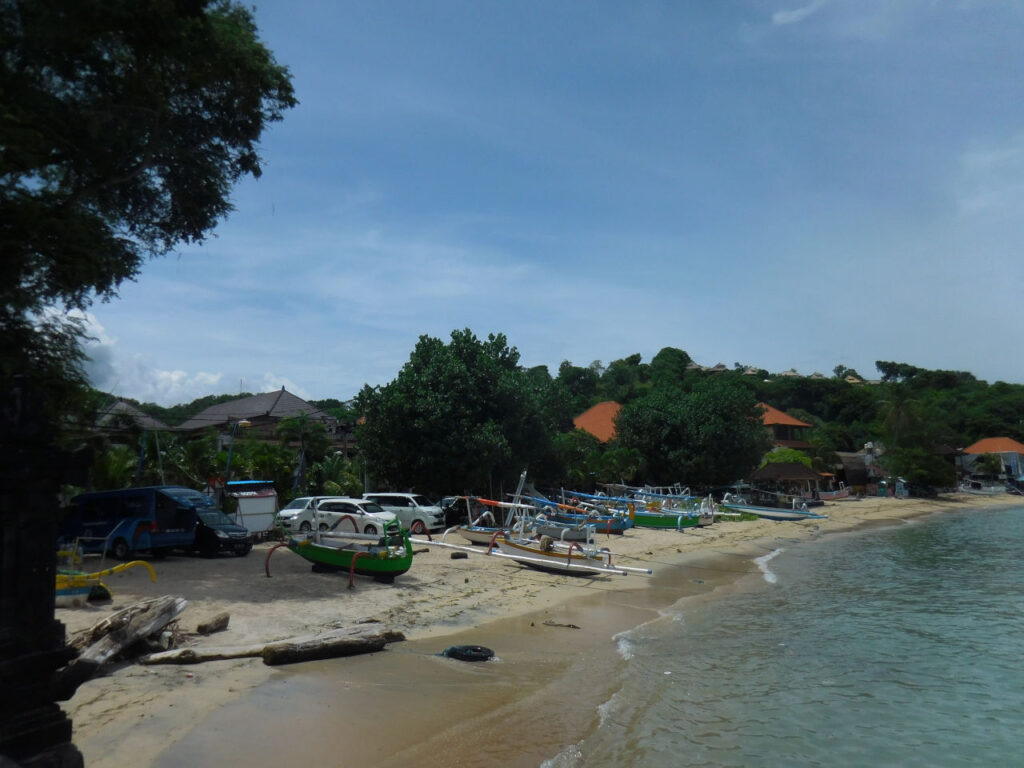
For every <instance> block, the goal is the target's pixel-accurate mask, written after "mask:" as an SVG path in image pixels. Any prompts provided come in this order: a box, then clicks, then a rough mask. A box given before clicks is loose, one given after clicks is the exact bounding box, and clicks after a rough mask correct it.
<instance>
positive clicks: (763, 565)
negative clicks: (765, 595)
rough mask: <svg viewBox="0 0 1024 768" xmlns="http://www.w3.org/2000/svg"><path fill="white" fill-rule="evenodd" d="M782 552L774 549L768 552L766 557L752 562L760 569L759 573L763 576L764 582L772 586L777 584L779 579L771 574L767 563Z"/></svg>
mask: <svg viewBox="0 0 1024 768" xmlns="http://www.w3.org/2000/svg"><path fill="white" fill-rule="evenodd" d="M782 552H783V550H782V549H776V550H773V551H771V552H769V553H768V554H767V555H764V556H762V557H759V558H757V559H756V560H754V562H755V563H757V567H758V568H760V569H761V573H763V574H764V580H765V581H767V582H768V583H769V584H774V583H775V582H777V581H778V580H779V577H778V576H776V575H775V574H774V573H773V572H772V570H771V568H769V567H768V563H769V562H771V560H772V559H773V558H775V557H778V556H779V555H781V554H782Z"/></svg>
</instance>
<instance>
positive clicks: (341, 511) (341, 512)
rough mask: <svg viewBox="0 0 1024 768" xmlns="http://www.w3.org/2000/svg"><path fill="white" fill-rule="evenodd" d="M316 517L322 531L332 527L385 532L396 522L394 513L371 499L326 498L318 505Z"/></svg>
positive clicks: (333, 528) (346, 529)
mask: <svg viewBox="0 0 1024 768" xmlns="http://www.w3.org/2000/svg"><path fill="white" fill-rule="evenodd" d="M316 519H317V527H318V528H319V529H320V530H321V531H323V530H327V529H331V530H336V531H338V532H339V533H343V532H345V531H350V532H351V531H353V530H354V531H355V532H356V533H370V534H377V533H384V531H385V530H386V529H387V527H388V525H390V524H393V523H395V522H396V518H395V516H394V515H393V514H392V513H390V512H385V511H384V510H383V509H381V506H380V504H378V503H377V502H375V501H370V500H369V499H324V500H323V501H321V502H320V503H319V504H317V506H316ZM353 526H354V527H353Z"/></svg>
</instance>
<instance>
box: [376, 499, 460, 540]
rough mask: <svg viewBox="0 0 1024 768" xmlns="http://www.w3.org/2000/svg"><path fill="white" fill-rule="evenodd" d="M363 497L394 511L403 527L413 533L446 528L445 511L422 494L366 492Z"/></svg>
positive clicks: (386, 509) (389, 510)
mask: <svg viewBox="0 0 1024 768" xmlns="http://www.w3.org/2000/svg"><path fill="white" fill-rule="evenodd" d="M363 498H364V499H369V500H371V501H375V502H377V503H378V504H380V505H381V506H382V507H383V508H384V510H385V511H387V512H393V513H394V515H395V516H396V517H397V518H398V522H399V523H401V524H402V527H403V528H407V529H409V530H410V531H412V532H413V533H425V532H426V531H439V530H441V529H443V528H444V512H442V511H441V508H440V507H439V506H437V504H435V503H434V502H432V501H431V500H430V499H428V498H427V497H426V496H423V495H421V494H418V493H390V492H388V493H364V494H363Z"/></svg>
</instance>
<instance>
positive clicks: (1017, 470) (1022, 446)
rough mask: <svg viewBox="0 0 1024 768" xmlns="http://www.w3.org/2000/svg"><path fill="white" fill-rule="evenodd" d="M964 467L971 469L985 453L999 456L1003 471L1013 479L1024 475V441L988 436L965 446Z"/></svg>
mask: <svg viewBox="0 0 1024 768" xmlns="http://www.w3.org/2000/svg"><path fill="white" fill-rule="evenodd" d="M963 452H964V459H963V461H964V469H965V470H967V471H968V472H970V471H971V465H972V464H974V463H975V462H976V461H977V460H978V458H980V457H981V456H984V455H985V454H992V455H994V456H998V457H999V460H1000V463H1001V464H1002V465H1003V473H1004V474H1005V475H1006V476H1007V477H1008V478H1010V479H1012V480H1017V479H1019V478H1020V476H1021V475H1024V443H1019V442H1017V441H1016V440H1014V439H1013V438H1012V437H986V438H984V439H982V440H979V441H978V442H976V443H974V444H973V445H969V446H967V447H966V448H964V451H963Z"/></svg>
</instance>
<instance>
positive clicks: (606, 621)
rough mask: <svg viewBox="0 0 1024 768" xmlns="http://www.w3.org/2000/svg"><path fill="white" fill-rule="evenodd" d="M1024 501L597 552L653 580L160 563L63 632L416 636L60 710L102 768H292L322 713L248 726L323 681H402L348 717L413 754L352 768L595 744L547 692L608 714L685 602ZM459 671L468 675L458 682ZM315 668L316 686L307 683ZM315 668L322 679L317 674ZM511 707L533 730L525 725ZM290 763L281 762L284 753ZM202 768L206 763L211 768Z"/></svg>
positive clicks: (888, 508) (255, 555)
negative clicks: (463, 655) (866, 543)
mask: <svg viewBox="0 0 1024 768" xmlns="http://www.w3.org/2000/svg"><path fill="white" fill-rule="evenodd" d="M1020 503H1021V500H1020V498H1019V497H1014V496H1008V495H998V496H995V497H991V496H989V497H982V496H967V495H955V496H949V497H944V498H941V499H937V500H917V499H906V500H897V499H879V498H865V499H861V500H852V501H841V502H834V503H829V504H827V505H826V506H825V507H824V508H823V509H821V510H817V511H822V512H824V513H825V514H827V515H828V518H827V519H820V520H806V521H800V522H773V521H767V520H759V521H749V522H719V523H716V524H715V525H713V526H710V527H707V528H700V529H687V530H685V531H682V532H677V531H662V530H650V529H633V530H631V531H629V532H627V533H626V534H625V535H623V536H611V537H606V536H603V535H602V536H601V537H600V543H601V545H602V546H608V547H609V548H610V549H611V550H612V551H613V552H614V553H615V558H616V561H617V562H619V563H621V564H623V565H634V566H640V567H650V568H652V569H653V570H654V575H653V576H650V577H647V576H637V575H630V576H625V577H620V576H608V575H596V576H594V577H593V578H590V577H579V576H577V577H569V576H560V575H553V574H548V573H543V572H539V571H534V570H530V569H527V568H524V567H522V566H520V565H517V564H511V563H508V562H505V561H501V560H497V559H496V558H488V557H486V556H484V555H483V554H480V555H470V556H469V557H468V558H467V559H452V557H451V551H449V550H445V549H439V548H430V549H427V550H426V551H422V552H420V553H419V554H417V556H416V559H415V562H414V564H413V567H412V569H411V570H410V571H409V572H408V573H407V574H405V575H403V576H401V577H399V578H398V579H397V580H396V582H395V583H394V585H385V584H378V583H376V582H374V581H372V580H370V579H367V578H360V577H357V578H356V583H355V587H354V589H349V588H348V575H347V574H320V573H312V572H311V571H310V566H309V563H307V562H306V561H305V560H302V559H301V558H299V557H298V556H296V555H293V554H292V553H290V552H288V551H287V550H285V549H279V550H278V551H277V552H276V553H275V554H274V556H273V558H272V559H271V561H270V572H271V574H272V576H271V577H270V578H267V577H266V575H265V574H264V561H265V558H266V554H267V551H268V549H269V546H270V545H258V546H257V547H256V548H255V549H254V550H253V552H252V553H251V554H250V555H249V556H248V557H245V558H234V557H223V558H219V559H215V560H204V559H200V558H194V557H171V558H168V559H166V560H162V561H154V566H155V568H156V571H157V582H156V583H151V582H150V581H149V579H148V576H147V574H145V573H144V572H143V570H142V569H134V570H131V571H127V572H124V573H121V574H118V575H116V576H113V577H110V578H108V579H106V580H105V582H106V583H107V584H108V586H109V587H110V588H111V590H112V592H113V595H114V599H113V601H112V602H111V603H109V604H104V605H99V606H89V607H87V608H76V609H58V611H57V619H58V620H60V621H62V622H63V623H64V624H65V626H66V627H67V631H68V636H69V637H70V636H71V635H73V634H74V633H75V632H76V631H79V630H81V629H84V628H87V627H89V626H92V625H93V624H94V623H95V622H97V621H99V620H101V619H102V618H104V617H105V616H108V615H109V614H110V613H112V612H113V611H115V610H117V609H119V608H121V607H124V606H125V605H128V604H130V603H132V602H133V601H135V600H138V599H141V598H143V597H150V596H157V595H175V596H180V597H184V598H185V599H187V600H188V603H189V605H188V608H187V609H186V610H185V612H184V613H183V614H182V615H181V617H180V619H179V621H178V627H179V630H180V646H195V647H214V646H231V645H244V644H250V643H257V642H270V641H273V640H279V639H286V638H289V637H294V636H298V635H307V634H314V633H316V632H320V631H325V630H329V629H334V628H338V627H348V626H353V625H355V624H357V623H360V622H364V621H368V620H374V621H379V622H382V623H384V624H385V625H387V626H388V627H389V628H391V629H395V630H399V631H401V632H403V633H404V634H405V635H406V637H407V640H406V642H402V643H397V644H392V645H390V646H388V649H387V650H386V651H384V652H382V653H379V654H371V655H369V656H360V657H350V658H343V659H333V660H329V661H322V662H309V663H307V664H301V665H296V666H294V667H269V666H265V665H264V664H263V663H262V661H261V660H260V659H251V658H250V659H236V660H228V661H214V662H207V663H203V664H196V665H186V666H177V665H166V666H165V665H161V666H141V665H138V664H135V663H131V662H128V663H121V664H115V665H113V666H111V667H110V668H109V669H107V670H106V674H105V675H104V676H102V677H99V678H97V679H94V680H91V681H89V682H88V683H86V684H85V685H83V686H82V687H81V688H80V689H79V690H78V691H77V693H76V694H75V695H74V697H73V698H72V699H71V700H70V701H68V702H65V703H64V705H63V706H64V708H65V710H66V711H67V712H68V714H69V715H70V716H71V718H72V720H73V722H74V741H75V744H76V745H77V746H78V747H79V749H81V751H82V753H83V754H84V756H85V760H86V764H87V765H89V766H92V767H93V768H100V767H103V766H121V765H124V764H125V763H126V762H130V763H131V764H133V765H136V766H147V765H157V764H167V765H171V764H178V763H181V764H185V762H186V758H187V757H188V756H189V755H190V754H193V753H194V752H195V751H197V750H203V749H207V748H209V749H214V750H216V749H223V748H224V747H225V744H224V733H225V729H233V730H232V731H231V741H232V742H233V743H234V748H233V749H232V751H231V752H230V754H232V755H234V757H235V758H236V759H237V760H238V762H241V761H242V760H249V762H251V763H252V764H267V765H269V764H277V763H276V761H279V760H281V759H288V756H289V754H290V747H289V745H290V744H294V743H295V740H301V739H302V737H303V732H304V731H303V729H304V728H306V729H308V728H315V727H316V725H315V723H316V722H317V721H316V720H315V719H314V718H307V717H304V716H303V713H305V712H307V710H308V704H306V705H304V704H303V702H301V701H295V704H294V708H295V709H294V711H295V718H294V722H292V723H291V727H290V728H289V737H288V738H287V739H284V738H282V739H278V740H274V742H273V744H272V745H271V746H268V744H267V743H266V742H265V741H261V740H260V739H257V738H248V737H247V736H246V734H247V733H249V731H252V732H253V733H254V734H255V733H256V732H258V731H259V730H260V729H261V728H262V729H265V728H266V724H264V723H258V722H255V721H254V720H253V718H251V717H247V716H246V713H250V714H251V712H252V711H253V709H254V708H258V707H260V706H261V703H260V701H261V700H260V697H261V696H269V695H272V693H273V691H274V690H275V688H274V686H276V685H285V684H288V685H291V686H293V687H292V688H291V689H290V690H291V692H292V700H295V698H296V697H295V696H294V686H296V685H300V686H306V687H307V689H308V693H309V698H310V701H318V700H322V699H323V697H324V695H325V693H324V691H323V690H318V689H317V687H316V686H317V677H326V676H328V675H329V673H333V672H335V671H337V670H339V669H342V670H344V674H345V675H346V684H345V688H346V690H351V691H353V692H355V691H362V692H364V693H365V690H366V687H367V686H368V685H370V684H371V683H372V682H373V681H378V680H380V679H381V678H382V677H384V676H387V675H395V676H397V677H396V679H398V678H400V679H401V680H402V681H403V685H401V686H387V685H381V686H374V687H373V691H374V693H375V695H374V696H365V695H362V696H359V697H358V698H359V707H358V709H357V708H355V707H354V706H350V707H349V709H348V710H347V711H346V710H345V707H346V703H345V696H343V695H342V696H335V697H334V698H336V699H337V701H336V702H335V704H336V706H337V707H338V708H339V710H340V711H341V712H342V713H343V714H344V716H345V718H346V719H345V720H344V722H345V723H348V724H351V727H352V729H353V733H362V732H364V731H363V730H361V729H362V728H364V727H368V726H370V725H372V724H373V723H375V722H379V721H380V719H381V718H387V717H393V716H394V713H395V712H396V708H399V711H401V709H403V708H404V710H405V712H406V713H407V714H408V717H407V718H406V719H405V723H406V725H407V727H404V728H403V729H402V733H401V736H400V737H399V738H395V739H390V740H389V741H388V744H387V746H386V747H385V746H382V745H381V744H380V742H378V741H374V740H362V741H361V742H360V745H359V746H358V747H357V748H356V749H355V751H353V752H349V753H347V758H348V760H353V761H354V760H356V759H369V758H373V759H374V760H375V762H376V763H377V764H378V765H381V766H387V765H392V764H393V765H398V764H399V763H400V762H402V761H403V760H404V761H405V762H408V761H409V757H410V755H412V754H415V755H416V761H415V764H417V765H435V764H436V765H453V764H460V763H453V762H452V755H454V754H461V753H463V752H466V751H468V750H470V749H475V750H476V751H477V754H478V755H479V745H480V744H482V743H490V741H489V740H488V739H487V738H486V736H487V734H488V733H498V732H502V731H503V730H504V729H507V728H508V727H509V723H510V720H511V721H513V722H514V721H515V719H516V718H519V719H523V718H526V719H529V718H545V719H546V721H547V722H550V719H551V718H552V717H558V718H561V719H563V720H564V722H560V723H559V728H561V729H564V730H567V731H573V730H580V729H585V728H586V727H587V724H588V722H589V721H590V719H591V718H592V717H593V712H592V709H591V708H588V707H581V708H580V711H578V712H573V711H572V709H573V708H565V707H557V708H556V707H553V706H551V705H550V702H546V701H545V699H544V697H543V695H542V694H541V693H539V691H540V690H541V689H542V688H543V687H544V686H543V681H544V680H545V679H552V678H554V677H558V678H560V679H565V678H566V677H567V676H568V677H571V678H572V679H573V680H581V681H582V680H583V679H584V678H586V679H587V680H589V681H590V682H588V683H581V684H582V685H587V686H590V688H591V689H592V690H587V691H582V692H580V693H579V695H580V700H581V701H582V700H586V701H591V700H594V701H600V700H601V696H602V695H606V693H607V692H606V691H603V690H602V689H601V687H602V680H601V676H600V675H594V674H593V671H594V670H595V669H599V668H600V666H599V665H600V664H602V663H605V662H606V661H607V660H608V659H610V658H611V657H613V656H614V654H615V647H614V642H613V641H612V638H613V636H614V635H615V633H616V632H620V631H622V630H624V629H628V628H630V627H634V626H637V625H638V624H641V623H643V622H644V621H647V620H650V619H652V618H654V617H656V616H657V615H658V610H659V608H661V607H663V606H665V605H668V604H674V603H678V601H679V600H683V599H688V598H692V599H714V596H715V595H716V594H718V593H719V592H720V591H721V590H725V589H727V588H739V587H740V586H741V585H742V582H743V579H744V577H751V576H753V577H757V578H760V570H759V568H758V566H757V564H756V563H755V562H754V560H755V558H757V557H759V556H762V555H764V554H767V553H769V552H771V551H773V550H774V549H777V548H779V547H780V546H792V545H794V544H796V543H799V542H802V541H808V540H811V539H814V538H817V537H820V536H823V535H825V534H829V533H837V532H842V531H849V530H853V529H857V528H863V527H865V526H874V525H893V524H901V522H903V521H907V520H910V519H912V518H915V517H919V516H922V515H929V514H933V513H941V512H944V511H950V510H959V509H966V508H971V507H976V508H981V507H992V506H996V505H999V506H1006V505H1019V504H1020ZM457 543H462V542H461V541H458V542H457ZM222 611H227V612H229V613H230V616H231V619H230V624H229V627H228V629H227V630H226V631H224V632H220V633H217V634H214V635H210V636H205V637H204V636H200V635H197V634H196V633H195V629H196V626H197V625H198V624H200V623H202V622H204V621H207V620H209V619H210V618H211V617H213V616H214V615H216V614H218V613H220V612H222ZM567 625H574V627H568V626H567ZM456 643H475V644H481V645H487V646H488V647H493V648H494V649H495V650H496V651H497V652H498V654H499V656H501V658H502V659H503V660H504V661H506V662H513V663H509V664H506V665H505V666H504V667H503V673H504V674H505V675H506V676H507V679H504V680H503V681H502V682H503V685H504V686H506V688H505V690H500V689H497V688H496V687H495V685H494V680H493V679H491V680H488V681H487V683H488V684H487V685H486V686H485V685H483V681H482V680H481V675H480V673H479V672H476V671H474V670H475V669H476V666H475V665H466V664H461V665H459V664H458V663H457V662H452V661H451V660H447V659H440V658H439V657H437V656H436V654H437V653H438V652H439V651H440V650H443V648H444V647H446V646H447V645H450V644H456ZM180 646H179V647H180ZM517 658H524V659H525V658H529V659H531V663H530V664H522V665H517V664H515V663H514V662H515V660H516V659H517ZM382 659H385V660H386V664H385V662H384V661H382ZM538 659H541V660H542V663H539V664H538V663H537V660H538ZM438 662H444V663H443V664H441V663H438ZM548 663H549V664H550V668H546V667H547V664H548ZM454 665H458V666H459V667H460V669H459V670H458V671H457V672H454V673H453V671H452V670H453V667H454ZM300 668H301V671H302V673H303V675H304V677H302V679H300V680H296V670H299V669H300ZM310 670H313V671H314V672H317V673H318V674H317V675H313V676H310V675H308V674H307V673H308V672H309V671H310ZM320 672H323V675H320V674H319V673H320ZM453 675H454V677H453ZM410 677H411V678H412V679H411V680H410ZM396 690H400V693H396ZM535 690H536V691H538V693H536V694H534V693H533V691H535ZM510 691H514V694H510V693H509V692H510ZM550 693H551V692H550V691H548V694H547V695H548V696H549V697H550ZM470 694H471V695H470ZM534 696H535V698H534V699H532V700H531V697H534ZM352 698H353V699H354V698H356V697H355V696H354V695H353V697H352ZM510 702H514V704H515V708H516V712H517V713H518V714H514V715H513V714H512V710H511V708H510ZM247 728H248V729H249V731H247V730H246V729H247ZM524 732H525V731H524ZM494 743H495V744H496V746H495V749H496V750H497V753H496V754H485V755H479V757H480V759H479V761H477V762H475V763H469V762H467V763H463V764H480V765H485V764H505V765H512V764H522V765H531V764H532V765H537V764H538V763H539V762H540V761H541V760H542V759H543V758H544V755H545V754H550V752H549V751H546V750H545V747H544V745H537V748H536V753H534V752H533V751H531V749H530V747H529V746H528V745H527V746H523V745H520V746H519V747H518V748H517V751H516V755H515V759H512V757H513V756H511V755H504V754H501V749H502V747H501V746H500V744H499V742H498V741H495V742H494ZM218 744H219V746H216V745H218ZM434 747H437V748H434ZM441 747H443V748H444V749H443V750H442V749H440V748H441ZM278 749H279V750H280V754H274V750H278ZM174 750H178V752H177V754H178V757H177V758H175V759H174V760H168V759H167V757H166V756H167V754H169V753H171V752H173V751H174ZM460 750H461V751H460ZM247 751H251V752H252V754H249V753H248V752H247ZM204 754H205V753H204ZM225 754H228V753H225ZM162 756H163V757H162ZM192 759H193V762H192V764H198V763H196V762H194V758H192ZM254 761H255V762H254ZM346 762H347V761H346ZM329 764H337V760H334V761H331V762H330V763H329Z"/></svg>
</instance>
